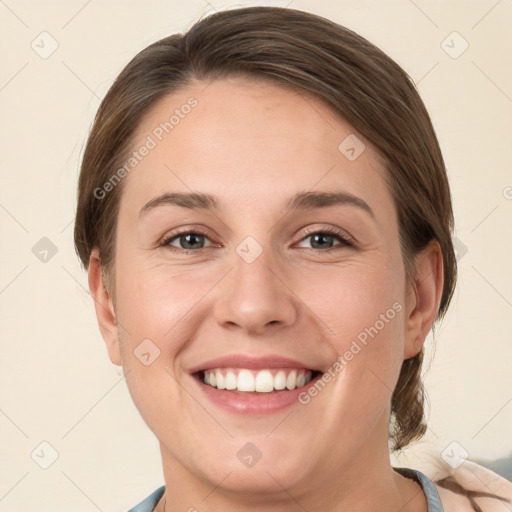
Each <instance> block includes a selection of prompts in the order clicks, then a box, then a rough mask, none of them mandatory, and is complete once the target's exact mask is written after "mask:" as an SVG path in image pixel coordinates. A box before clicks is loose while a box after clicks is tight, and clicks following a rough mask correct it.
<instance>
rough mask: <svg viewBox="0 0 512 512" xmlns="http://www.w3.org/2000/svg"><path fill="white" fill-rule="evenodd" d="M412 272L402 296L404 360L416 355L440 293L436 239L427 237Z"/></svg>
mask: <svg viewBox="0 0 512 512" xmlns="http://www.w3.org/2000/svg"><path fill="white" fill-rule="evenodd" d="M414 266H415V269H416V275H415V278H414V282H411V281H409V283H408V286H407V288H408V290H407V297H406V311H407V318H406V326H405V345H404V359H410V358H412V357H414V356H416V355H417V354H418V353H419V352H420V350H421V349H422V347H423V345H424V343H425V339H426V338H427V335H428V333H429V331H430V329H431V327H432V324H433V323H434V320H435V318H436V315H437V312H438V310H439V304H440V302H441V296H442V293H443V283H444V269H443V255H442V252H441V248H440V246H439V243H438V242H437V240H431V241H430V242H429V243H428V245H427V246H426V247H425V249H423V250H422V251H421V252H420V253H419V254H417V255H416V257H415V259H414Z"/></svg>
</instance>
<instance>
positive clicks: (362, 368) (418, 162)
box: [75, 7, 497, 512]
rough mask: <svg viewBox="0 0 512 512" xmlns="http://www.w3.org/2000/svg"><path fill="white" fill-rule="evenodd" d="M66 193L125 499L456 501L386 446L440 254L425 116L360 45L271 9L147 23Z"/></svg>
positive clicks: (412, 413) (397, 424) (448, 227)
mask: <svg viewBox="0 0 512 512" xmlns="http://www.w3.org/2000/svg"><path fill="white" fill-rule="evenodd" d="M78 198H79V200H78V207H77V218H76V226H75V244H76V248H77V252H78V254H79V256H80V258H81V261H82V262H83V264H84V266H85V268H87V269H88V272H89V286H90V289H91V292H92V295H93V297H94V300H95V307H96V314H97V317H98V322H99V326H100V330H101V333H102V335H103V338H104V340H105V343H106V346H107V349H108V353H109V356H110V359H111V360H112V362H113V363H114V364H116V365H122V367H123V370H124V373H125V375H126V381H127V384H128V389H129V391H130V394H131V396H132V398H133V400H134V403H135V404H136V406H137V408H138V410H139V411H140V414H141V416H142V417H143V419H144V421H145V422H146V423H147V425H148V426H149V428H150V429H151V430H152V431H153V432H154V434H155V435H156V437H157V438H158V441H159V443H160V449H161V455H162V463H163V471H164V478H165V486H163V487H161V488H160V489H157V490H156V491H155V492H154V493H152V495H151V496H149V497H148V498H147V499H146V500H144V501H143V502H142V503H140V504H139V505H138V506H136V507H135V508H133V509H132V510H133V511H138V512H140V511H149V510H155V511H158V512H162V511H167V512H169V511H171V510H189V511H194V510H198V511H200V512H203V511H209V510H211V511H213V510H223V511H250V510H266V511H274V510H276V511H277V510H279V511H292V510H329V511H338V510H339V511H341V510H379V511H381V512H388V511H389V512H391V511H393V512H395V511H397V510H401V511H402V512H412V511H415V512H418V511H420V512H426V511H429V512H433V511H441V510H443V503H444V504H448V505H449V506H450V507H452V506H454V505H455V506H457V507H458V508H457V510H465V509H468V510H472V509H473V508H471V507H472V506H471V504H470V501H469V499H468V497H466V496H463V495H458V494H457V493H456V492H455V490H453V489H451V490H450V489H447V488H446V487H442V486H441V485H438V486H436V485H435V484H434V483H433V482H432V481H431V480H430V479H428V478H427V477H426V476H425V475H424V474H423V473H421V472H419V471H415V470H411V469H406V468H393V467H392V465H391V463H390V457H389V448H388V443H389V442H391V448H392V449H393V450H399V449H401V448H403V447H405V446H406V445H408V444H409V443H411V442H412V441H413V440H415V439H419V438H420V437H421V436H422V435H423V433H424V432H425V429H426V424H425V419H424V410H423V405H424V395H423V387H422V383H421V379H420V371H421V363H422V355H423V344H424V341H425V338H426V336H427V334H428V333H429V331H430V329H431V328H432V327H433V324H434V322H435V321H436V320H437V321H438V320H440V319H441V318H442V317H443V315H444V314H445V312H446V310H447V308H448V305H449V303H450V299H451V297H452V294H453V290H454V287H455V283H456V260H455V255H454V249H453V246H452V241H451V231H452V228H453V214H452V206H451V198H450V190H449V186H448V180H447V176H446V171H445V166H444V163H443V158H442V155H441V152H440V149H439V145H438V142H437V139H436V136H435V133H434V130H433V128H432V125H431V122H430V119H429V116H428V114H427V112H426V110H425V107H424V105H423V103H422V101H421V99H420V98H419V96H418V94H417V92H416V90H415V88H414V86H413V84H412V83H411V81H410V80H409V78H408V77H407V75H406V74H405V73H404V71H403V70H402V69H401V68H400V67H399V66H398V65H397V64H396V63H395V62H393V61H392V60H391V59H390V58H388V57H387V56H386V55H385V54H383V53H382V52H381V51H380V50H379V49H377V48H376V47H375V46H373V45H372V44H370V43H369V42H368V41H366V40H365V39H363V38H362V37H360V36H358V35H356V34H354V33H353V32H351V31H349V30H347V29H346V28H343V27H341V26H339V25H337V24H335V23H333V22H330V21H328V20H326V19H324V18H321V17H318V16H315V15H311V14H308V13H304V12H301V11H297V10H293V9H283V8H274V7H253V8H243V9H236V10H231V11H225V12H219V13H217V14H214V15H212V16H210V17H208V18H205V19H204V20H202V21H200V22H198V23H196V24H195V25H194V26H193V27H192V28H191V29H190V30H189V31H188V32H187V33H186V34H184V35H173V36H170V37H167V38H164V39H162V40H161V41H158V42H156V43H154V44H152V45H151V46H149V47H148V48H146V49H145V50H144V51H142V52H141V53H139V54H138V55H137V56H136V57H135V58H134V59H133V60H132V61H131V62H130V63H129V64H128V65H127V66H126V68H125V69H124V70H123V71H122V72H121V74H120V75H119V77H118V78H117V79H116V81H115V83H114V84H113V86H112V87H111V89H110V91H109V92H108V94H107V95H106V97H105V99H104V100H103V102H102V104H101V106H100V109H99V111H98V114H97V117H96V120H95V122H94V126H93V128H92V131H91V134H90V136H89V140H88V143H87V147H86V150H85V153H84V158H83V163H82V169H81V174H80V180H79V190H78ZM440 495H441V496H440ZM496 501H497V498H496ZM446 510H453V508H447V509H446Z"/></svg>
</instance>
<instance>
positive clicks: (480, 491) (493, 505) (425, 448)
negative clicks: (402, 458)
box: [407, 444, 512, 512]
mask: <svg viewBox="0 0 512 512" xmlns="http://www.w3.org/2000/svg"><path fill="white" fill-rule="evenodd" d="M412 449H413V450H414V452H415V453H414V456H413V457H407V458H412V459H414V460H413V461H410V462H412V464H413V466H415V467H417V468H418V469H419V470H420V471H421V472H423V473H424V474H425V475H426V476H427V477H428V478H429V479H430V480H431V481H432V482H433V483H434V485H435V487H436V489H437V492H438V494H439V497H440V499H441V503H442V505H443V509H444V512H475V511H477V512H504V511H505V510H512V482H511V481H509V480H507V479H506V478H504V477H502V476H501V475H499V474H497V473H495V472H494V471H491V470H490V469H488V468H486V467H484V466H482V465H480V464H477V463H476V462H473V461H470V460H462V459H460V460H458V461H454V460H452V461H450V464H448V463H447V462H446V461H445V460H444V459H443V457H442V455H441V454H442V453H443V449H442V448H441V449H439V447H436V446H433V445H429V444H426V445H425V444H423V445H422V446H417V447H413V448H412Z"/></svg>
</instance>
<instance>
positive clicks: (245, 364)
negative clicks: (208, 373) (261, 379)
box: [189, 354, 317, 373]
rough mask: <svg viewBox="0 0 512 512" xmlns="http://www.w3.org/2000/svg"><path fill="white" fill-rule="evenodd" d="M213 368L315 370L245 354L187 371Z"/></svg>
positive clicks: (280, 359)
mask: <svg viewBox="0 0 512 512" xmlns="http://www.w3.org/2000/svg"><path fill="white" fill-rule="evenodd" d="M214 368H247V369H249V368H250V369H255V370H263V369H266V368H296V369H302V368H303V369H305V370H317V369H316V368H313V367H311V366H310V365H308V364H305V363H301V362H300V361H297V360H295V359H289V358H287V357H282V356H278V355H266V356H250V355H247V354H230V355H226V356H221V357H217V358H215V359H211V360H209V361H205V362H204V363H202V364H200V365H197V366H194V367H193V368H191V369H190V370H189V371H190V373H197V372H200V371H205V370H212V369H214Z"/></svg>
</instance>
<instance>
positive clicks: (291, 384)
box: [210, 370, 297, 390]
mask: <svg viewBox="0 0 512 512" xmlns="http://www.w3.org/2000/svg"><path fill="white" fill-rule="evenodd" d="M210 384H211V382H210ZM213 386H215V384H213ZM286 387H287V388H288V389H290V390H292V389H295V388H296V387H297V372H296V371H295V370H292V371H291V372H290V373H289V374H288V377H287V379H286Z"/></svg>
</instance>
